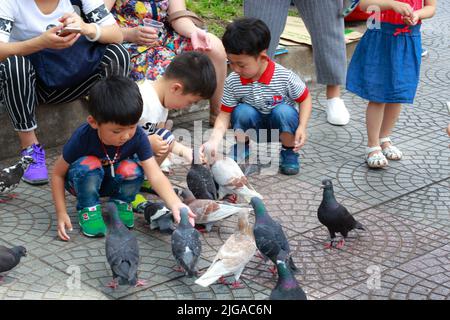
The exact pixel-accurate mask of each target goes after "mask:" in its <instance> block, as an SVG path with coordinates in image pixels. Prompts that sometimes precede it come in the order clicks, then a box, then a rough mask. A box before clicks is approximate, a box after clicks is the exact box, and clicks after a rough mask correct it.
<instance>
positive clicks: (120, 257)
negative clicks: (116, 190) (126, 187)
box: [105, 202, 145, 289]
mask: <svg viewBox="0 0 450 320" xmlns="http://www.w3.org/2000/svg"><path fill="white" fill-rule="evenodd" d="M106 208H107V210H108V213H109V223H108V231H107V233H106V241H105V249H106V259H107V260H108V263H109V265H110V267H111V270H112V273H113V281H112V282H111V283H110V284H108V286H109V287H111V288H113V289H115V288H116V287H117V285H123V284H128V285H133V286H136V287H138V286H142V285H144V284H145V282H143V281H139V280H138V278H137V269H138V265H139V246H138V242H137V239H136V236H135V235H134V234H133V233H132V232H131V231H130V230H128V228H127V227H126V226H125V225H124V224H123V223H122V221H121V220H120V218H119V213H118V212H117V207H116V205H115V204H114V203H112V202H108V203H106Z"/></svg>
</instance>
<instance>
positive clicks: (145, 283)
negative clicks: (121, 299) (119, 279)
mask: <svg viewBox="0 0 450 320" xmlns="http://www.w3.org/2000/svg"><path fill="white" fill-rule="evenodd" d="M145 285H147V281H145V280H138V281H137V282H136V285H135V286H134V287H135V288H137V287H143V286H145Z"/></svg>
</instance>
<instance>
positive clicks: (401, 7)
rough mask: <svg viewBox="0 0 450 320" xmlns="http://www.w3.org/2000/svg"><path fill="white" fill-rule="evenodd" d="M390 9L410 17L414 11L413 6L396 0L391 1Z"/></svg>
mask: <svg viewBox="0 0 450 320" xmlns="http://www.w3.org/2000/svg"><path fill="white" fill-rule="evenodd" d="M392 10H394V11H395V12H397V13H399V14H401V15H402V16H403V17H410V16H411V15H412V14H413V12H414V10H413V8H412V7H411V6H410V5H409V4H408V3H404V2H398V1H393V2H392Z"/></svg>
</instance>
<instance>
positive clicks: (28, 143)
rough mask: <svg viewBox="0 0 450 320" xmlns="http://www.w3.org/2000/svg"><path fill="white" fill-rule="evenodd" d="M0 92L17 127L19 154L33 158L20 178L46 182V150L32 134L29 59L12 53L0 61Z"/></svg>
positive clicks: (33, 118) (33, 93)
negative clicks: (32, 161) (20, 150)
mask: <svg viewBox="0 0 450 320" xmlns="http://www.w3.org/2000/svg"><path fill="white" fill-rule="evenodd" d="M0 85H1V87H0V94H1V95H2V100H3V101H4V103H5V106H6V110H7V111H8V115H9V117H10V119H11V121H12V124H13V127H14V130H16V131H17V133H18V136H19V140H20V145H21V149H22V152H21V154H22V155H28V156H31V157H32V158H33V160H34V163H32V164H31V165H30V166H29V167H28V169H27V170H26V172H25V173H24V175H23V177H22V179H23V180H24V181H26V182H28V183H30V184H43V183H47V182H48V172H47V168H46V166H45V152H44V150H43V149H42V147H41V146H40V145H39V142H38V139H37V137H36V134H35V131H34V130H35V129H36V127H37V124H36V116H35V110H36V106H37V104H38V99H37V95H36V73H35V70H34V68H33V66H32V64H31V62H30V61H29V60H28V59H27V58H25V57H22V56H11V57H9V58H7V59H6V60H5V61H3V62H2V63H0Z"/></svg>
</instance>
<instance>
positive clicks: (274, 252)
mask: <svg viewBox="0 0 450 320" xmlns="http://www.w3.org/2000/svg"><path fill="white" fill-rule="evenodd" d="M250 203H251V205H252V207H253V209H254V210H255V218H256V219H255V224H254V225H253V234H254V235H255V241H256V246H257V247H258V250H259V251H260V252H261V254H262V255H263V257H264V258H265V259H267V258H268V259H270V260H271V261H272V262H273V263H274V264H276V261H277V257H278V255H279V254H280V253H281V252H282V251H284V254H285V255H286V256H287V257H288V258H287V262H288V265H289V268H290V269H291V270H292V271H293V272H296V271H297V270H298V268H297V267H296V265H295V264H294V260H292V257H291V256H290V252H291V249H290V247H289V242H288V240H287V239H286V235H285V234H284V232H283V228H282V227H281V225H280V224H279V223H278V222H276V221H275V220H273V219H272V218H271V217H270V215H269V213H268V212H267V209H266V207H265V206H264V203H263V202H262V200H261V199H259V198H257V197H253V198H252V200H251V201H250ZM275 270H276V267H275V266H274V267H273V268H271V269H270V271H271V272H272V273H274V274H275Z"/></svg>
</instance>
